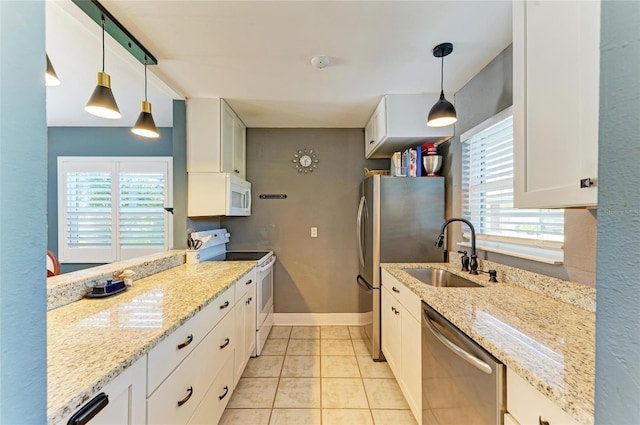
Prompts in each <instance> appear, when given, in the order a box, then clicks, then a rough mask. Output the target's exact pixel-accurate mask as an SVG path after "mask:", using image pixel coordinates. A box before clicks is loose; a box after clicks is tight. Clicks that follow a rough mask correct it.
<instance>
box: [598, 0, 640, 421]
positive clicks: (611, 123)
mask: <svg viewBox="0 0 640 425" xmlns="http://www.w3.org/2000/svg"><path fill="white" fill-rule="evenodd" d="M601 24H602V27H601V42H600V44H601V49H600V143H599V146H600V149H599V151H598V154H599V159H598V184H599V189H598V211H599V217H598V261H597V264H598V278H597V287H598V291H597V303H598V305H597V309H596V384H595V387H596V388H595V422H596V423H597V424H638V423H640V407H638V400H640V313H638V306H639V304H640V282H639V279H638V259H639V258H640V237H639V235H640V194H639V193H638V188H640V173H639V172H638V159H640V137H639V136H638V135H640V77H639V76H640V2H637V1H633V2H622V1H603V2H602V17H601Z"/></svg>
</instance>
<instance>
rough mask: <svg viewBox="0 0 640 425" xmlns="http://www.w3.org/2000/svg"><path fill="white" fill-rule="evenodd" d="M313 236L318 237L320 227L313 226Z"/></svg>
mask: <svg viewBox="0 0 640 425" xmlns="http://www.w3.org/2000/svg"><path fill="white" fill-rule="evenodd" d="M311 237H312V238H317V237H318V228H317V227H312V228H311Z"/></svg>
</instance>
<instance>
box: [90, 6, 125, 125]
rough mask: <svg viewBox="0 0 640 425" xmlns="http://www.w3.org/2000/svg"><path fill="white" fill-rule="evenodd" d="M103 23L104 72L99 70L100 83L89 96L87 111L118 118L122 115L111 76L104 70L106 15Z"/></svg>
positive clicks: (96, 114) (104, 116) (103, 116)
mask: <svg viewBox="0 0 640 425" xmlns="http://www.w3.org/2000/svg"><path fill="white" fill-rule="evenodd" d="M101 25H102V72H98V85H97V86H96V89H95V90H94V91H93V94H92V95H91V97H90V98H89V102H88V103H87V106H85V108H84V109H85V111H87V112H89V113H90V114H92V115H95V116H98V117H101V118H109V119H118V118H121V117H122V114H121V113H120V110H119V109H118V104H117V103H116V99H115V98H114V97H113V93H112V92H111V76H109V74H107V73H106V72H104V16H103V17H102V20H101Z"/></svg>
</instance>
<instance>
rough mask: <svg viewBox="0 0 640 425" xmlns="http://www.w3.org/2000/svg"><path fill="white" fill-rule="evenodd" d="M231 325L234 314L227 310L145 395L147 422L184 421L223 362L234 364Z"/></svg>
mask: <svg viewBox="0 0 640 425" xmlns="http://www.w3.org/2000/svg"><path fill="white" fill-rule="evenodd" d="M234 327H235V320H234V315H233V314H227V315H226V316H225V317H224V319H222V321H221V322H220V323H219V324H218V326H216V327H215V328H214V329H213V331H211V332H210V333H209V334H208V335H207V336H206V338H205V339H204V340H203V341H202V343H201V344H200V345H198V347H196V348H195V349H194V350H193V352H192V353H191V354H190V355H189V356H188V357H187V358H186V359H185V361H184V362H182V363H181V364H180V366H178V367H177V368H176V369H175V370H174V371H173V372H172V373H171V375H169V377H168V378H167V379H166V380H165V381H164V382H163V383H162V385H160V387H158V389H157V390H156V391H155V392H154V393H153V395H152V396H151V397H149V398H148V399H147V421H148V422H147V423H148V424H150V425H154V424H184V423H187V421H188V420H189V418H191V416H192V415H193V413H194V412H195V410H196V407H197V406H198V405H199V404H200V402H201V401H202V399H203V398H204V396H205V394H206V393H207V390H208V389H209V387H210V386H211V384H212V383H213V382H214V380H215V377H216V375H217V374H218V372H220V370H221V368H222V366H223V365H224V364H226V362H228V361H229V359H231V362H232V364H233V350H234V348H235V336H234ZM229 369H230V370H231V374H232V376H233V367H229ZM149 371H150V372H152V369H149ZM231 385H233V383H231ZM179 403H180V405H178V404H179Z"/></svg>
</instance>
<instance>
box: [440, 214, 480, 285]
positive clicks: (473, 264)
mask: <svg viewBox="0 0 640 425" xmlns="http://www.w3.org/2000/svg"><path fill="white" fill-rule="evenodd" d="M454 221H461V222H462V223H464V224H466V225H467V226H469V229H471V261H470V262H469V269H470V270H469V273H471V274H478V254H477V252H476V229H474V227H473V224H471V222H470V221H469V220H465V219H464V218H459V217H453V218H450V219H449V220H447V221H445V222H444V224H443V225H442V227H441V228H440V234H439V235H438V237H437V238H436V246H437V247H438V248H442V245H443V244H444V231H445V230H446V229H447V226H448V225H449V224H450V223H453V222H454ZM445 250H446V248H445ZM463 267H464V266H463Z"/></svg>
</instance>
